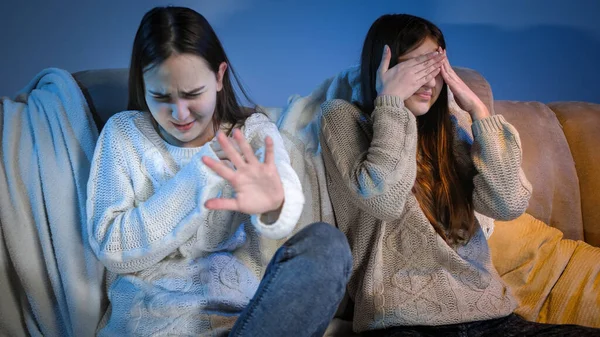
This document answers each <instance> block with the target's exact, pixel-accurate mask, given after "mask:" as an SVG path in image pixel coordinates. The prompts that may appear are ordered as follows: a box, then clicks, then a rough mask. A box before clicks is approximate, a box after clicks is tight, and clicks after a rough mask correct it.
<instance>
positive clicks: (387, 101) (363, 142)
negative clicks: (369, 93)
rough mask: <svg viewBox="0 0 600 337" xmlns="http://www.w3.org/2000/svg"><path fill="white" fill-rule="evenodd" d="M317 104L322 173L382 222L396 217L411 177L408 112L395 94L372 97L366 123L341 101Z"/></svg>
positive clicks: (413, 136)
mask: <svg viewBox="0 0 600 337" xmlns="http://www.w3.org/2000/svg"><path fill="white" fill-rule="evenodd" d="M321 108H322V112H323V116H322V121H321V123H322V128H321V129H322V133H321V137H322V140H321V142H322V146H323V155H324V157H325V164H326V165H327V166H328V167H327V171H328V174H329V175H333V174H335V175H337V178H340V179H337V180H338V181H343V182H345V183H346V184H347V187H348V194H349V197H350V198H351V199H352V200H353V202H354V203H355V204H356V205H357V206H358V207H359V208H360V209H362V210H363V211H364V212H366V213H368V214H370V215H372V216H373V217H375V218H377V219H380V220H383V221H393V220H396V219H398V218H399V217H400V216H401V215H402V212H403V209H404V204H405V201H406V199H407V198H408V196H409V195H410V194H411V190H412V187H413V185H414V183H415V178H416V170H417V167H416V146H417V124H416V119H415V117H414V115H413V114H412V113H411V112H410V111H409V110H408V109H407V108H406V107H405V106H404V102H402V100H401V99H400V98H398V97H395V96H380V97H378V98H377V99H376V100H375V109H374V111H373V113H372V114H371V119H372V123H369V122H368V121H367V120H366V117H365V116H364V115H363V114H362V113H361V112H360V110H359V109H358V108H357V107H356V106H355V105H353V104H351V103H349V102H346V101H343V100H332V101H327V102H325V103H323V105H322V107H321ZM371 125H372V128H371Z"/></svg>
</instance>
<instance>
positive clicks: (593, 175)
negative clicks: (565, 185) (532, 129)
mask: <svg viewBox="0 0 600 337" xmlns="http://www.w3.org/2000/svg"><path fill="white" fill-rule="evenodd" d="M548 106H550V108H551V109H552V110H553V111H554V112H555V113H556V116H557V117H558V120H559V121H560V123H561V124H562V126H563V131H564V134H565V136H566V138H567V141H568V142H569V146H570V148H571V153H572V154H573V159H574V160H575V168H576V169H577V175H578V177H579V187H580V189H581V210H582V218H583V231H584V235H585V241H586V242H587V243H589V244H591V245H594V246H600V151H598V146H599V145H600V104H593V103H583V102H562V103H552V104H548Z"/></svg>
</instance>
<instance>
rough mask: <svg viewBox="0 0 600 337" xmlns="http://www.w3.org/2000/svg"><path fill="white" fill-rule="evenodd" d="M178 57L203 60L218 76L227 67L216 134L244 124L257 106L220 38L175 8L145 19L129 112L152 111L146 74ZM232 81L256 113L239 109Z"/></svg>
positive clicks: (135, 53)
mask: <svg viewBox="0 0 600 337" xmlns="http://www.w3.org/2000/svg"><path fill="white" fill-rule="evenodd" d="M175 53H177V54H184V53H187V54H194V55H197V56H199V57H201V58H203V59H204V60H206V62H207V63H208V65H209V67H210V68H211V70H212V71H213V72H214V73H215V74H216V73H217V72H218V70H219V65H220V64H221V63H222V62H225V63H227V70H226V72H225V74H224V76H223V89H222V90H221V91H219V92H217V104H216V107H215V113H214V114H213V121H212V122H213V128H214V131H215V132H216V131H217V130H218V129H219V127H220V125H221V124H222V123H228V124H229V125H231V128H233V126H235V125H236V124H237V125H239V123H243V122H244V121H245V120H246V118H247V117H248V116H249V115H250V114H251V113H252V112H253V111H254V110H255V108H256V105H255V104H254V103H252V100H251V99H250V98H249V96H248V94H247V93H246V90H244V88H243V86H242V84H241V81H240V79H239V77H238V76H237V74H236V73H235V71H234V70H233V67H232V65H231V63H229V59H228V58H227V55H226V54H225V50H224V49H223V46H222V45H221V42H220V41H219V38H218V37H217V34H216V33H215V31H214V30H213V29H212V27H211V26H210V24H209V23H208V21H207V20H206V19H205V18H204V17H203V16H202V15H201V14H200V13H198V12H196V11H194V10H192V9H190V8H185V7H175V6H167V7H155V8H153V9H151V10H150V11H148V12H147V13H146V14H145V15H144V17H143V18H142V21H141V23H140V26H139V28H138V30H137V33H136V35H135V39H134V41H133V50H132V53H131V64H130V67H129V102H128V104H127V109H129V110H140V111H149V109H148V105H147V104H146V99H145V95H144V92H145V87H144V78H143V74H144V72H145V71H147V70H149V69H152V67H156V66H158V65H160V64H161V63H162V62H164V61H165V60H167V59H168V58H169V57H170V56H171V55H173V54H175ZM230 77H233V80H234V81H235V84H236V86H237V88H238V90H239V91H240V92H241V94H242V95H243V98H244V99H245V100H246V102H247V103H251V105H253V108H254V109H248V108H244V107H242V106H241V105H240V103H239V99H238V96H237V94H236V91H235V90H234V87H233V84H232V79H231V78H230ZM229 131H231V130H229Z"/></svg>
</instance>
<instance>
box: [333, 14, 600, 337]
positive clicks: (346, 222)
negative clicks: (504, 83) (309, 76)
mask: <svg viewBox="0 0 600 337" xmlns="http://www.w3.org/2000/svg"><path fill="white" fill-rule="evenodd" d="M360 76H361V77H360V78H361V85H360V90H361V93H362V101H360V102H347V101H343V100H331V101H328V102H325V103H324V104H323V105H322V110H323V116H322V135H321V137H322V144H323V155H324V160H325V164H326V168H327V172H328V179H329V182H328V186H329V189H330V196H331V200H332V203H333V206H334V212H335V216H336V222H337V224H338V226H339V227H340V228H341V229H342V231H343V232H345V233H346V235H347V237H348V238H349V241H350V246H351V248H352V252H353V258H354V270H353V275H352V276H351V278H350V282H349V287H348V288H349V295H350V297H351V299H352V300H353V301H354V302H355V310H354V330H355V331H356V332H365V333H366V335H369V336H404V335H410V336H418V335H441V336H446V335H448V336H454V335H461V333H465V332H466V331H468V334H469V336H471V335H473V336H478V335H480V334H490V335H500V336H508V335H518V336H523V335H531V334H542V335H547V334H548V333H557V334H560V335H566V334H577V335H585V334H586V333H588V334H595V333H596V334H597V333H598V332H597V331H594V330H592V329H587V328H583V327H577V326H553V325H544V324H537V323H531V322H526V321H524V320H523V319H521V318H519V317H518V316H516V315H515V314H513V310H514V309H515V307H516V303H515V300H514V299H513V297H512V296H511V295H510V293H509V291H508V289H507V288H506V286H505V285H504V284H503V282H502V280H501V278H500V277H499V275H498V273H497V272H496V271H495V269H494V267H493V265H492V262H491V259H490V252H489V248H488V245H487V241H486V236H485V234H486V233H484V231H483V230H482V228H481V226H480V224H479V222H478V221H477V218H476V217H475V212H478V213H481V214H483V215H485V216H488V217H491V218H495V219H502V220H509V219H514V218H516V217H518V216H519V215H521V214H522V213H523V212H524V211H525V210H526V208H527V205H528V201H529V198H530V196H531V185H530V183H529V182H528V181H527V179H526V178H525V176H524V174H523V172H522V170H521V144H520V141H519V135H518V133H517V131H516V130H515V128H514V127H513V126H511V125H510V124H509V123H507V122H506V120H505V119H504V118H503V117H502V116H501V115H491V114H490V112H489V111H488V109H487V108H486V106H485V105H484V104H483V103H482V101H481V100H480V99H479V98H478V97H477V96H476V95H475V94H474V93H473V92H472V91H471V90H470V89H469V88H468V87H467V86H466V85H465V83H464V82H463V81H462V80H461V79H460V78H459V77H458V76H457V75H456V74H455V73H454V71H453V70H452V67H451V66H450V64H449V62H448V59H447V57H446V44H445V42H444V37H443V35H442V33H441V31H440V30H439V29H438V28H437V27H436V26H435V25H433V24H432V23H431V22H429V21H427V20H424V19H422V18H418V17H415V16H411V15H384V16H382V17H380V18H379V19H378V20H377V21H375V23H374V24H373V25H372V26H371V28H370V30H369V32H368V34H367V37H366V39H365V42H364V47H363V51H362V60H361V70H360ZM450 92H452V93H453V98H454V100H455V101H456V103H457V104H458V106H459V107H460V109H456V110H457V111H451V110H450V108H449V95H450Z"/></svg>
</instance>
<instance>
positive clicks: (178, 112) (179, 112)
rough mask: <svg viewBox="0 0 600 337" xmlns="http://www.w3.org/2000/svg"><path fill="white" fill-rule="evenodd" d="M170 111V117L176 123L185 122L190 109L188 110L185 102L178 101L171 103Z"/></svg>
mask: <svg viewBox="0 0 600 337" xmlns="http://www.w3.org/2000/svg"><path fill="white" fill-rule="evenodd" d="M171 111H172V112H171V116H172V117H173V119H175V120H177V121H181V122H183V121H186V120H188V117H189V116H190V109H189V108H188V104H187V102H186V101H185V100H182V99H178V100H177V101H175V102H173V106H172V107H171Z"/></svg>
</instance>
